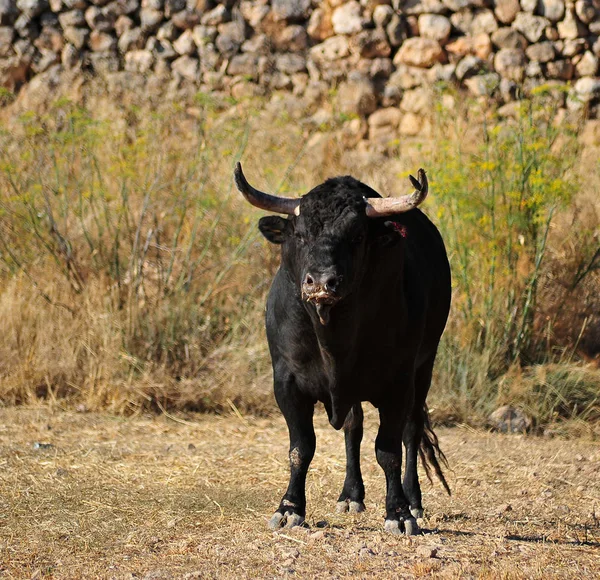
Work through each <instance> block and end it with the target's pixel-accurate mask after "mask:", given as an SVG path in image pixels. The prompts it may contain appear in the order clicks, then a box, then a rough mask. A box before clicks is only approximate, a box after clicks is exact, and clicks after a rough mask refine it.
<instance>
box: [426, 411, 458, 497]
mask: <svg viewBox="0 0 600 580" xmlns="http://www.w3.org/2000/svg"><path fill="white" fill-rule="evenodd" d="M419 457H420V458H421V462H422V463H423V468H424V469H425V474H426V475H427V479H429V481H430V482H431V483H433V481H432V479H431V468H433V470H434V471H435V474H436V475H437V477H438V479H439V480H440V482H441V483H442V485H443V486H444V489H445V490H446V492H447V493H448V495H452V492H451V491H450V486H449V485H448V482H447V481H446V478H445V476H444V472H443V471H442V467H441V466H440V462H441V463H442V465H443V466H444V467H445V468H446V469H449V468H450V467H449V465H448V460H447V459H446V456H445V455H444V452H443V451H442V450H441V449H440V445H439V442H438V438H437V435H436V434H435V433H434V432H433V428H432V427H431V421H430V419H429V409H428V408H427V405H424V406H423V438H422V439H421V445H420V447H419Z"/></svg>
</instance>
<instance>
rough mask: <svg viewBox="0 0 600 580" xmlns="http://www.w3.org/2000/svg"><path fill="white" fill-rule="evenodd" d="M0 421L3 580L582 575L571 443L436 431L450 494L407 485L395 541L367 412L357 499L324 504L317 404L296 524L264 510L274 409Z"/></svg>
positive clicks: (593, 542)
mask: <svg viewBox="0 0 600 580" xmlns="http://www.w3.org/2000/svg"><path fill="white" fill-rule="evenodd" d="M0 425H1V426H2V427H0V466H1V470H0V496H1V497H2V502H0V576H2V577H3V578H42V577H48V578H81V577H88V578H90V577H94V578H140V577H142V578H147V579H148V580H150V579H162V578H180V577H187V578H217V577H218V578H238V577H241V578H256V577H259V578H274V577H276V578H280V577H286V576H295V577H299V578H306V577H332V578H355V577H360V578H371V577H380V578H390V577H395V578H420V577H439V578H489V579H492V578H493V579H496V578H511V579H512V578H515V579H517V578H540V579H542V578H544V579H546V578H597V577H598V575H599V574H600V550H599V548H600V526H599V524H600V522H599V518H600V451H599V449H598V446H597V444H595V443H591V442H588V441H585V440H573V441H564V440H557V439H547V438H544V439H542V438H529V437H520V436H502V435H496V434H489V433H485V432H482V431H474V430H472V429H467V428H454V429H449V430H448V429H445V430H440V432H439V433H440V435H441V443H442V447H443V448H444V449H445V451H446V453H447V454H448V457H449V459H450V463H451V466H452V469H453V471H452V473H450V474H449V475H450V482H451V486H452V488H453V491H454V495H453V496H452V497H451V498H449V497H447V496H446V495H445V493H444V492H443V490H442V489H441V486H438V485H435V486H433V487H432V486H430V485H429V484H425V485H424V493H425V507H426V512H427V517H426V519H425V522H424V526H423V527H424V529H425V533H424V535H422V536H418V537H415V538H412V539H407V538H397V537H392V536H389V535H385V534H383V533H382V531H381V530H382V523H383V501H384V477H383V473H382V472H381V470H380V468H379V467H378V466H377V464H376V462H375V460H374V457H373V452H372V448H373V440H374V436H375V429H376V427H375V426H376V416H375V413H374V412H373V411H372V410H369V411H368V412H367V428H366V433H365V444H364V446H363V447H364V460H363V464H364V469H363V471H364V475H365V484H366V488H367V500H366V504H367V510H368V511H367V512H366V513H364V514H361V515H360V516H350V517H348V516H340V515H335V514H334V513H333V507H334V505H335V500H336V498H337V494H338V492H339V490H340V488H341V485H342V481H343V451H342V450H343V444H342V434H341V433H337V432H335V431H334V430H333V429H331V428H330V427H329V426H328V425H327V424H326V419H325V417H324V413H323V412H322V411H321V412H319V413H318V415H317V419H316V426H317V454H316V457H315V460H314V463H313V466H312V468H311V471H310V473H309V477H308V485H307V495H308V503H309V505H308V522H309V524H310V528H309V529H298V530H291V531H290V530H286V531H282V532H278V533H271V532H269V531H268V530H267V527H266V519H267V518H268V517H269V516H270V514H271V512H272V510H273V509H274V508H275V507H276V505H277V503H278V501H279V498H280V495H281V494H282V492H283V490H284V487H285V484H286V475H287V474H286V472H287V465H286V459H285V458H286V449H287V433H286V428H285V425H284V422H283V420H282V419H281V418H280V417H275V418H252V417H243V416H241V415H236V414H234V413H233V412H232V413H231V415H230V416H227V417H216V416H207V415H204V416H203V415H196V416H193V417H191V418H190V419H189V422H187V423H186V424H181V423H177V422H174V421H172V420H168V419H167V418H166V417H164V416H163V417H149V418H148V417H137V418H127V419H126V418H123V417H115V416H110V415H106V414H95V413H76V412H72V411H63V410H60V409H59V407H58V406H56V405H54V406H38V407H21V408H10V409H3V410H1V411H0ZM35 443H48V444H51V447H49V448H47V449H36V448H35ZM323 521H326V522H327V526H326V527H324V528H322V529H321V528H319V525H322V524H319V523H318V522H323ZM431 550H437V552H436V554H435V557H429V555H430V554H431ZM186 575H187V576H186Z"/></svg>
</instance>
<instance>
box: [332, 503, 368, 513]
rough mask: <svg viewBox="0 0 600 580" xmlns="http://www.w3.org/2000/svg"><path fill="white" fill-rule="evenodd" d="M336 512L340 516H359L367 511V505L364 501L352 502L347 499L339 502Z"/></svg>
mask: <svg viewBox="0 0 600 580" xmlns="http://www.w3.org/2000/svg"><path fill="white" fill-rule="evenodd" d="M335 511H336V513H338V514H345V513H351V514H359V513H361V512H364V511H365V504H364V503H363V502H362V501H351V500H349V499H345V500H342V501H338V502H337V504H336V506H335Z"/></svg>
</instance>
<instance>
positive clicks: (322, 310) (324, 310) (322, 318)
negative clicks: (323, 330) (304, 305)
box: [315, 302, 331, 326]
mask: <svg viewBox="0 0 600 580" xmlns="http://www.w3.org/2000/svg"><path fill="white" fill-rule="evenodd" d="M315 307H316V309H317V315H318V316H319V322H320V323H321V324H322V325H323V326H325V325H326V324H328V323H329V314H330V311H331V304H325V303H324V302H319V303H317V304H316V305H315Z"/></svg>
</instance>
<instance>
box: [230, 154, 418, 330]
mask: <svg viewBox="0 0 600 580" xmlns="http://www.w3.org/2000/svg"><path fill="white" fill-rule="evenodd" d="M234 176H235V183H236V185H237V188H238V189H239V190H240V192H241V193H242V195H243V196H244V197H245V198H246V199H247V200H248V201H249V202H250V203H251V204H252V205H254V206H256V207H259V208H261V209H264V210H267V211H272V212H276V213H282V214H287V215H288V218H287V219H285V218H282V217H279V216H267V217H263V218H261V219H260V220H259V222H258V227H259V229H260V231H261V233H262V234H263V235H264V236H265V238H267V240H269V241H270V242H272V243H274V244H282V245H283V246H282V261H283V263H284V265H285V266H286V268H287V269H288V270H289V271H290V272H292V274H293V276H294V278H295V281H296V283H297V284H298V288H299V292H300V294H301V296H302V299H303V300H305V301H306V302H308V303H310V304H312V305H314V307H315V309H316V313H317V315H318V317H319V320H320V322H321V324H323V325H325V324H327V322H328V321H329V313H330V310H331V308H332V307H333V306H334V305H335V304H337V303H338V302H339V301H340V300H342V299H343V298H345V297H346V296H347V295H348V294H350V293H351V292H352V290H353V288H355V285H356V284H357V282H358V279H359V278H360V276H361V275H362V273H363V271H364V263H365V257H366V255H367V252H368V251H369V247H370V246H372V245H373V242H376V243H378V244H380V245H389V244H390V243H393V242H394V240H397V239H399V238H400V237H401V236H402V229H401V228H398V225H397V224H395V223H394V222H393V221H386V220H381V219H379V220H377V219H373V218H385V217H393V216H394V215H397V214H401V213H404V212H407V211H409V210H411V209H413V208H415V207H417V206H418V205H419V204H420V203H421V202H422V201H423V200H424V199H425V197H426V196H427V177H426V176H425V171H424V170H423V169H419V173H418V176H419V179H418V180H417V179H415V178H414V177H412V175H411V176H410V180H411V182H412V184H413V186H414V188H415V191H414V192H413V193H411V194H409V195H405V196H403V197H398V198H381V197H379V195H378V194H377V193H376V192H375V191H374V190H372V189H371V188H370V187H368V186H366V185H364V184H363V183H361V182H359V181H357V180H356V179H354V178H352V177H339V178H335V179H330V180H328V181H326V182H325V183H323V184H321V185H319V186H317V187H316V188H314V189H313V190H312V191H310V192H309V193H307V194H306V195H305V196H303V197H302V198H288V197H279V196H274V195H270V194H268V193H263V192H262V191H259V190H257V189H255V188H254V187H252V186H251V185H250V184H249V183H248V181H247V180H246V177H245V176H244V174H243V172H242V166H241V164H240V163H238V164H237V166H236V168H235V173H234ZM390 226H391V229H390Z"/></svg>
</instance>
